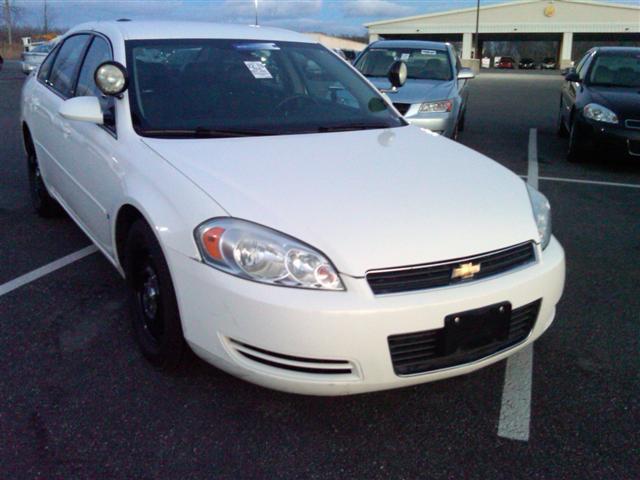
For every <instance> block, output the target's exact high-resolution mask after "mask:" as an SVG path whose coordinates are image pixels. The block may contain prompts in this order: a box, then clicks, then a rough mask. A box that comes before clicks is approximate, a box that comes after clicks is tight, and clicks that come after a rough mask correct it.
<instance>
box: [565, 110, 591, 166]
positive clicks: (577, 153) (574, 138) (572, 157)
mask: <svg viewBox="0 0 640 480" xmlns="http://www.w3.org/2000/svg"><path fill="white" fill-rule="evenodd" d="M577 123H578V122H577V121H576V119H575V118H573V117H572V118H571V123H570V128H569V148H568V150H567V160H569V161H570V162H572V163H581V162H584V161H585V160H586V156H587V152H586V150H585V148H584V138H583V136H582V135H581V134H580V131H579V130H578V125H577Z"/></svg>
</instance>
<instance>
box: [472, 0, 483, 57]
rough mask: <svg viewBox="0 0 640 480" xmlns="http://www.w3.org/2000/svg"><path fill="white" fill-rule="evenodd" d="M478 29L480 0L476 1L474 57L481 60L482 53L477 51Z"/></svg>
mask: <svg viewBox="0 0 640 480" xmlns="http://www.w3.org/2000/svg"><path fill="white" fill-rule="evenodd" d="M479 31H480V0H478V2H477V3H476V41H475V47H474V49H475V52H476V58H479V59H481V61H482V53H481V52H480V51H478V45H479V44H480V41H479V38H478V37H479V36H480V35H479Z"/></svg>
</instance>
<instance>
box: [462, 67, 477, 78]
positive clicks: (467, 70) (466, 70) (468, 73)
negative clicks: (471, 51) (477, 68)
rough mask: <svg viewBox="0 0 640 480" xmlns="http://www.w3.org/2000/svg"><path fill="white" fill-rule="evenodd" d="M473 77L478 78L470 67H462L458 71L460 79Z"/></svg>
mask: <svg viewBox="0 0 640 480" xmlns="http://www.w3.org/2000/svg"><path fill="white" fill-rule="evenodd" d="M472 78H476V75H475V74H474V73H473V70H471V69H470V68H461V69H460V70H459V71H458V80H471V79H472Z"/></svg>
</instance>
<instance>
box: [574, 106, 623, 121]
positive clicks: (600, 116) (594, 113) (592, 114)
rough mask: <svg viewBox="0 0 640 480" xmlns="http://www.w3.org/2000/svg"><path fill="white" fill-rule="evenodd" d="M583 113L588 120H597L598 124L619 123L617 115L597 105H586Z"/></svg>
mask: <svg viewBox="0 0 640 480" xmlns="http://www.w3.org/2000/svg"><path fill="white" fill-rule="evenodd" d="M582 112H583V113H584V116H585V117H586V118H588V119H590V120H595V121H596V122H604V123H618V116H617V115H616V114H615V113H613V112H612V111H611V110H609V109H608V108H607V107H603V106H602V105H598V104H597V103H590V104H588V105H586V106H585V107H584V109H583V110H582Z"/></svg>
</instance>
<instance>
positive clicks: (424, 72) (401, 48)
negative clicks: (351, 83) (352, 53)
mask: <svg viewBox="0 0 640 480" xmlns="http://www.w3.org/2000/svg"><path fill="white" fill-rule="evenodd" d="M397 61H402V62H404V63H405V64H406V66H407V81H406V83H405V84H404V85H403V86H402V87H400V88H393V87H392V86H391V84H390V82H389V80H388V78H387V73H388V72H389V69H390V68H391V66H392V65H393V64H394V62H397ZM355 67H356V68H357V69H358V70H359V71H360V72H361V73H362V74H363V75H365V76H366V77H367V78H369V80H370V81H371V82H373V84H374V85H375V86H376V87H378V88H379V89H381V90H382V91H383V92H385V93H386V94H387V95H388V96H389V98H390V99H391V101H392V102H393V104H394V105H395V107H396V108H397V109H398V111H399V112H400V113H401V114H402V115H404V117H405V118H406V119H407V120H408V121H409V122H411V123H413V124H415V125H418V126H421V127H425V128H428V129H429V130H432V131H434V132H436V133H439V134H441V135H445V136H447V137H450V138H456V137H457V135H458V132H459V131H462V129H463V128H464V118H465V112H466V108H467V98H468V95H469V93H468V85H467V84H468V81H469V80H470V79H472V78H473V77H474V74H473V72H472V71H471V70H470V69H468V68H463V67H462V65H461V64H460V60H459V58H458V56H457V55H456V53H455V51H454V49H453V47H452V46H451V45H450V44H448V43H439V42H425V41H417V40H381V41H378V42H374V43H372V44H370V45H369V46H368V47H367V48H366V49H365V50H364V52H362V54H361V55H360V56H359V57H358V58H357V59H356V62H355Z"/></svg>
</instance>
